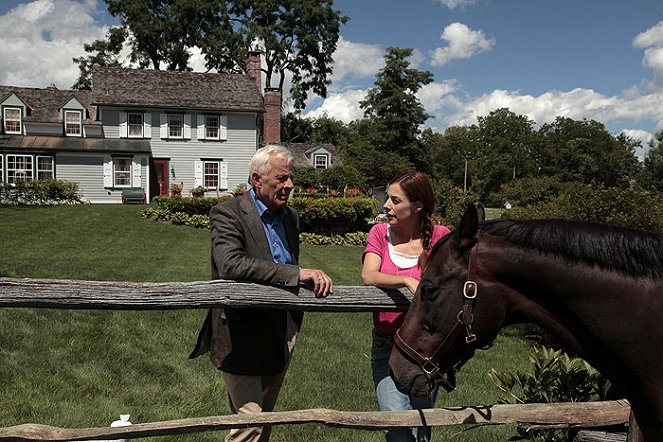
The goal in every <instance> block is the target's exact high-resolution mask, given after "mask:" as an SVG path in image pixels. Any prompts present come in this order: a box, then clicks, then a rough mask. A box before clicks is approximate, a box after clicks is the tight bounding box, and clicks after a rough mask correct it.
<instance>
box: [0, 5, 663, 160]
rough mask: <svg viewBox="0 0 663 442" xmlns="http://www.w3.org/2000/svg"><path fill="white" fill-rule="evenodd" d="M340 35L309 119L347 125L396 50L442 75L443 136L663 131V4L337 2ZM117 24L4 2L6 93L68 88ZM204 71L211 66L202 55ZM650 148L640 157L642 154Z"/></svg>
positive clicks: (0, 70)
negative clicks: (467, 129)
mask: <svg viewBox="0 0 663 442" xmlns="http://www.w3.org/2000/svg"><path fill="white" fill-rule="evenodd" d="M335 7H336V8H337V9H341V10H342V11H343V12H344V13H345V14H346V15H348V16H350V18H351V19H350V21H349V22H348V23H347V24H346V25H345V26H344V27H343V28H342V29H341V40H340V41H339V45H338V50H337V52H336V53H335V54H334V59H335V61H336V65H335V72H334V76H333V78H332V80H333V83H332V85H331V86H330V89H329V94H328V96H327V98H326V99H321V98H314V99H312V100H311V101H310V102H309V103H308V105H307V108H306V109H305V111H304V115H306V116H318V115H322V114H323V113H325V112H326V113H327V114H328V115H329V116H332V117H335V118H339V119H341V120H343V121H346V122H348V121H350V120H352V119H354V118H359V117H361V114H362V112H361V109H359V106H358V102H359V101H360V100H361V99H362V98H363V97H364V94H365V93H366V90H367V89H368V88H370V87H372V86H373V82H374V81H375V74H376V72H377V71H378V70H379V69H380V68H381V67H382V66H383V59H382V57H383V55H384V54H385V50H386V48H387V47H389V46H396V47H407V48H413V49H414V52H415V53H414V56H413V57H412V60H411V61H412V63H413V65H414V66H415V67H417V68H418V69H421V70H428V71H431V72H432V73H433V74H434V80H435V81H434V83H433V84H431V85H428V86H426V87H425V88H423V89H422V90H421V91H420V93H419V97H420V99H421V101H422V103H423V104H424V105H425V107H426V110H427V112H428V113H429V114H430V115H432V116H433V118H431V119H430V120H429V121H428V122H427V123H426V125H427V126H429V127H432V128H434V129H435V130H437V131H440V132H442V131H444V129H446V128H447V127H449V126H453V125H458V124H462V125H464V124H473V123H476V117H477V116H482V115H487V114H488V113H489V112H491V111H492V110H495V109H497V108H500V107H508V108H510V109H511V110H512V111H513V112H515V113H517V114H524V115H527V116H528V117H529V118H530V119H532V120H533V121H534V122H535V123H536V124H537V125H540V124H543V123H547V122H552V121H554V119H555V117H556V116H558V115H560V116H566V117H570V118H574V119H583V118H587V119H595V120H597V121H600V122H602V123H604V124H605V125H606V127H607V128H608V130H610V131H611V132H612V133H614V134H617V133H619V132H621V131H625V132H626V133H627V134H628V135H630V136H632V137H634V138H636V139H641V140H645V141H646V140H647V139H648V138H649V137H651V135H652V134H653V133H654V132H655V131H657V130H663V2H661V1H660V0H633V1H630V2H626V1H620V0H608V1H606V0H581V1H578V0H573V1H572V0H557V1H550V0H499V1H498V0H409V1H407V2H405V1H396V0H336V2H335ZM110 24H113V19H112V18H111V17H109V16H108V15H107V14H106V13H105V5H104V3H103V2H102V1H97V0H34V1H15V0H14V1H7V0H3V1H2V2H0V60H3V62H2V63H1V64H0V84H3V85H15V86H28V87H45V86H47V85H48V84H50V83H55V84H57V86H58V87H59V88H61V89H65V88H68V87H70V86H71V85H72V84H73V82H74V81H75V79H76V77H77V74H78V71H77V67H76V66H75V65H73V63H72V62H71V58H72V57H76V56H79V55H82V53H83V50H82V46H83V43H86V42H90V41H92V40H94V39H96V38H100V37H102V36H103V35H104V33H105V29H106V27H107V26H109V25H110ZM193 63H194V66H196V68H197V70H198V69H199V70H202V69H203V65H202V62H201V61H200V57H199V56H194V58H193ZM643 152H644V150H642V151H640V152H639V154H640V155H642V153H643Z"/></svg>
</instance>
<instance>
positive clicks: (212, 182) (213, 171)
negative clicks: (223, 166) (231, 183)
mask: <svg viewBox="0 0 663 442" xmlns="http://www.w3.org/2000/svg"><path fill="white" fill-rule="evenodd" d="M203 186H205V189H218V188H219V162H218V161H205V164H204V167H203Z"/></svg>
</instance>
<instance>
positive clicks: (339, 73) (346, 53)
mask: <svg viewBox="0 0 663 442" xmlns="http://www.w3.org/2000/svg"><path fill="white" fill-rule="evenodd" d="M383 67H384V48H382V47H381V46H379V45H374V44H366V43H355V42H352V41H349V40H345V39H344V38H343V37H341V38H339V40H338V44H337V46H336V52H334V75H333V77H332V86H331V87H332V88H333V89H335V90H338V89H339V88H341V87H342V85H343V83H345V82H348V81H352V80H353V79H358V78H366V77H372V76H375V74H376V73H377V72H378V71H379V70H380V69H382V68H383Z"/></svg>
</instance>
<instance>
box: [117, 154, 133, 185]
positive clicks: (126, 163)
mask: <svg viewBox="0 0 663 442" xmlns="http://www.w3.org/2000/svg"><path fill="white" fill-rule="evenodd" d="M113 187H131V158H120V157H115V158H113Z"/></svg>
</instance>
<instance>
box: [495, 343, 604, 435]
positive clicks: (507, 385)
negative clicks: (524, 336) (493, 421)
mask: <svg viewBox="0 0 663 442" xmlns="http://www.w3.org/2000/svg"><path fill="white" fill-rule="evenodd" d="M529 360H530V362H531V364H532V372H527V373H526V372H521V371H515V372H512V373H499V372H497V371H496V370H495V369H491V371H490V373H489V374H488V376H489V377H490V379H491V380H492V381H493V383H494V384H495V385H496V386H497V388H499V389H500V390H501V391H502V392H503V393H504V397H503V398H501V400H500V402H501V403H510V404H525V403H552V402H587V401H590V400H600V399H602V398H603V386H604V384H605V380H604V378H603V376H602V375H601V374H600V373H599V372H597V371H596V370H595V369H594V368H592V366H590V365H589V364H588V363H587V362H585V361H584V360H583V359H580V358H571V357H569V356H568V355H567V354H565V353H564V352H562V351H561V350H552V349H548V348H546V347H541V348H534V350H533V351H532V353H531V354H530V356H529ZM576 433H577V430H532V431H527V430H526V429H524V428H520V427H519V428H518V436H516V438H514V439H512V440H536V441H546V442H567V441H569V442H570V441H572V440H573V438H574V437H575V434H576Z"/></svg>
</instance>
